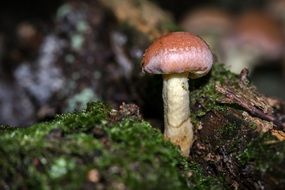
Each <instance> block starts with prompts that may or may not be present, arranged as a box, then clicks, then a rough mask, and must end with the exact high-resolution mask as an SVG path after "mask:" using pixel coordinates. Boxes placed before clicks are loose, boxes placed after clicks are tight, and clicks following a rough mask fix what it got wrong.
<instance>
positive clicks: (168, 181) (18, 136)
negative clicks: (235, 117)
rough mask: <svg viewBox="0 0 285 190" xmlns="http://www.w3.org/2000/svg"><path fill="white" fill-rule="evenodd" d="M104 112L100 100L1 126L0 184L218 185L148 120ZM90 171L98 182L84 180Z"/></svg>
mask: <svg viewBox="0 0 285 190" xmlns="http://www.w3.org/2000/svg"><path fill="white" fill-rule="evenodd" d="M109 111H110V108H108V107H106V106H105V105H104V104H102V103H91V104H89V105H88V108H87V109H86V110H85V111H82V112H79V113H70V114H63V115H60V116H58V117H57V118H56V119H55V120H54V121H52V122H49V123H48V122H47V123H41V124H36V125H33V126H31V127H29V128H14V129H11V128H9V127H1V130H0V132H1V133H0V144H1V147H0V153H1V155H5V156H1V157H0V170H1V173H0V178H1V180H0V187H1V188H4V187H9V188H12V189H19V188H21V189H22V188H25V189H63V188H66V189H85V188H88V187H96V186H98V185H99V186H103V187H105V188H106V189H117V188H118V187H128V189H188V188H190V187H192V188H193V189H203V188H204V187H207V186H212V184H219V183H218V181H217V180H213V179H210V178H208V177H207V176H206V175H203V174H202V173H201V172H200V171H201V168H199V166H198V165H197V166H195V167H193V168H192V166H191V165H189V163H188V162H187V160H186V158H184V157H182V156H181V155H180V153H179V151H178V149H177V147H175V146H174V145H172V144H171V143H169V142H167V141H164V139H163V136H162V134H161V133H160V132H159V131H158V130H156V129H154V128H152V127H151V126H150V125H149V124H148V123H147V122H144V121H140V120H136V119H127V118H126V119H124V120H123V121H112V120H110V117H109ZM94 169H95V170H96V171H98V172H99V174H100V177H99V181H98V182H92V181H90V180H88V172H89V171H91V170H94ZM190 169H191V170H190ZM197 171H199V172H197ZM189 172H192V173H193V174H192V176H191V177H189V176H188V173H189ZM189 185H190V186H189ZM202 187H203V188H202ZM213 187H214V186H213Z"/></svg>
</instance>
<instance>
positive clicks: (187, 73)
mask: <svg viewBox="0 0 285 190" xmlns="http://www.w3.org/2000/svg"><path fill="white" fill-rule="evenodd" d="M212 64H213V55H212V52H211V51H210V49H209V47H208V45H207V44H206V42H204V41H203V40H202V39H201V38H199V37H197V36H195V35H193V34H192V33H189V32H173V33H169V34H166V35H163V36H161V37H160V38H158V39H157V40H155V41H154V42H153V43H152V44H151V45H150V46H149V48H148V49H147V50H146V51H145V53H144V57H143V60H142V68H143V71H145V72H147V73H150V74H162V75H163V91H162V97H163V103H164V125H165V126H164V136H165V138H166V139H168V140H170V141H171V142H172V143H174V144H175V145H178V146H179V147H180V150H181V153H182V155H184V156H188V155H189V152H190V147H191V145H192V143H193V125H192V123H191V119H190V108H189V89H188V77H190V78H199V77H202V76H204V75H206V74H207V73H208V72H209V71H210V69H211V67H212Z"/></svg>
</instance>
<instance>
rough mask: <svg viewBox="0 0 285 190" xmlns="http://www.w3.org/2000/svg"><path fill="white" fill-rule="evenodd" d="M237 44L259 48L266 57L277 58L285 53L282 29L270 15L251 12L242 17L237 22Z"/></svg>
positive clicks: (235, 35) (235, 36)
mask: <svg viewBox="0 0 285 190" xmlns="http://www.w3.org/2000/svg"><path fill="white" fill-rule="evenodd" d="M233 37H234V38H235V41H236V43H238V44H241V45H243V46H244V45H246V46H250V47H252V48H257V49H258V50H259V51H260V52H261V53H262V54H264V56H266V57H268V58H276V57H278V56H280V54H281V53H282V51H283V35H282V29H281V28H280V26H279V25H278V23H276V22H275V21H274V20H272V19H271V18H270V17H269V16H268V15H266V14H264V13H262V12H258V11H251V12H247V13H245V14H244V15H242V16H241V17H240V18H239V19H238V20H237V22H236V28H235V34H234V35H233Z"/></svg>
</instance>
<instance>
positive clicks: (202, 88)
mask: <svg viewBox="0 0 285 190" xmlns="http://www.w3.org/2000/svg"><path fill="white" fill-rule="evenodd" d="M231 81H232V83H233V85H236V84H235V82H236V81H237V76H236V75H234V74H232V73H231V72H230V71H228V70H226V69H225V68H224V66H223V65H222V64H214V65H213V68H212V71H211V73H210V74H209V75H207V76H205V77H202V78H200V79H195V80H190V90H191V92H190V107H191V108H192V112H191V117H192V120H193V121H194V122H195V121H196V122H197V121H198V120H199V118H200V117H202V116H204V115H205V114H206V113H207V112H209V111H214V110H219V111H227V108H226V106H223V105H221V104H219V103H218V102H217V100H218V99H219V98H221V94H220V93H218V92H217V91H216V89H215V85H216V84H217V83H219V84H224V83H225V82H231ZM191 87H192V88H191Z"/></svg>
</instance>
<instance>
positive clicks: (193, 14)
mask: <svg viewBox="0 0 285 190" xmlns="http://www.w3.org/2000/svg"><path fill="white" fill-rule="evenodd" d="M232 25H233V18H232V16H231V14H229V13H228V12H227V11H226V10H224V9H221V8H217V7H208V6H206V7H200V8H198V9H194V10H191V11H189V12H188V13H187V14H186V15H185V16H183V18H182V20H181V22H180V26H181V28H182V29H183V30H185V31H187V32H192V33H194V34H196V35H199V36H201V37H202V38H203V39H204V40H205V41H206V42H207V43H208V44H209V46H210V47H211V49H212V50H213V51H214V54H215V55H216V56H217V57H218V58H219V59H220V58H222V52H221V47H220V39H221V38H222V37H224V36H225V35H226V34H228V33H229V31H230V30H231V29H232Z"/></svg>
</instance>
